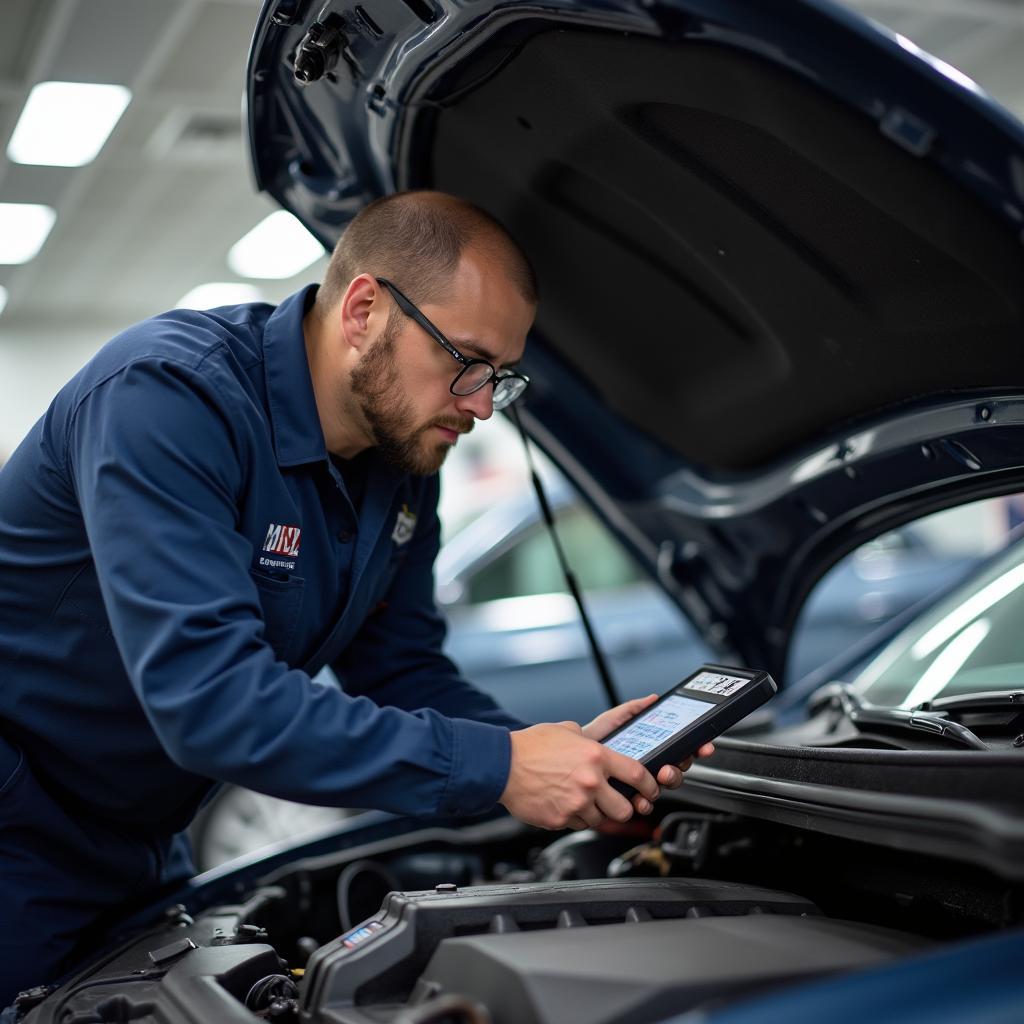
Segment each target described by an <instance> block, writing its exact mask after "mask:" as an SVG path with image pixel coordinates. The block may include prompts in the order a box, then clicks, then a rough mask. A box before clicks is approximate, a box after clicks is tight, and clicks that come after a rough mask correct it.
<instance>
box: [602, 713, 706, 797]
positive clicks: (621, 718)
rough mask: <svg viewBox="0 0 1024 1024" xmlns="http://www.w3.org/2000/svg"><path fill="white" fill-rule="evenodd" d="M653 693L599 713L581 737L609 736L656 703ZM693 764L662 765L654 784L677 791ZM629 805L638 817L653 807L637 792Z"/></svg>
mask: <svg viewBox="0 0 1024 1024" xmlns="http://www.w3.org/2000/svg"><path fill="white" fill-rule="evenodd" d="M657 699H658V695H657V694H656V693H652V694H649V695H648V696H646V697H637V698H636V699H635V700H627V701H626V702H625V703H623V704H619V705H618V707H614V708H609V709H608V710H607V711H602V712H601V714H599V715H598V716H597V718H595V719H594V720H593V721H592V722H588V723H587V724H586V725H585V726H583V735H584V736H586V737H588V738H589V739H592V740H603V739H604V738H605V736H607V735H609V733H612V732H614V731H615V730H616V729H618V728H619V726H621V725H625V724H626V723H627V722H628V721H629V720H630V719H631V718H635V717H636V716H637V715H639V714H640V712H641V711H646V710H647V708H649V707H650V706H651V705H652V704H653V703H654V702H655V701H656V700H657ZM714 752H715V745H714V744H713V743H705V744H704V746H702V747H701V748H700V750H698V751H697V757H710V756H711V755H712V754H713V753H714ZM692 764H693V758H692V757H688V758H687V759H686V760H685V761H684V762H683V763H682V764H681V765H679V766H678V767H677V766H675V765H671V764H666V765H663V766H662V768H661V771H659V772H658V782H659V783H660V784H661V785H662V786H663V787H664V788H665V789H678V788H679V787H680V786H681V785H682V784H683V772H685V771H686V770H687V769H688V768H689V767H690V765H692ZM633 806H634V807H635V808H636V809H637V811H638V812H639V813H640V814H650V813H651V811H652V810H653V807H654V805H653V804H652V803H651V802H650V801H649V800H647V799H646V797H644V796H643V795H641V794H640V793H637V794H635V795H634V796H633Z"/></svg>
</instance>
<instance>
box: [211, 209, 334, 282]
mask: <svg viewBox="0 0 1024 1024" xmlns="http://www.w3.org/2000/svg"><path fill="white" fill-rule="evenodd" d="M324 251H325V250H324V247H323V246H322V245H321V244H320V243H319V242H318V241H317V240H316V239H315V238H314V237H313V236H312V235H311V234H310V233H309V232H308V231H307V230H306V229H305V228H304V227H303V226H302V225H301V224H300V223H299V221H298V220H297V219H296V218H295V217H293V216H292V214H290V213H288V212H287V211H285V210H278V211H277V212H276V213H272V214H271V215H270V216H269V217H266V218H265V219H264V220H262V221H260V223H259V224H257V225H256V227H254V228H253V229H252V231H250V232H249V233H248V234H247V235H244V236H243V237H242V238H240V239H239V240H238V241H237V242H235V244H234V245H233V246H232V247H231V250H230V252H229V253H228V266H229V267H230V268H231V269H232V270H233V271H234V272H235V273H236V274H238V276H239V277H257V278H285V277H294V276H295V275H296V274H298V273H300V272H301V271H303V270H305V269H306V267H308V266H309V265H310V264H311V263H315V262H316V261H317V260H318V259H319V258H320V257H321V256H323V255H324Z"/></svg>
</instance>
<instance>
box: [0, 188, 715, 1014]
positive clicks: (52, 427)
mask: <svg viewBox="0 0 1024 1024" xmlns="http://www.w3.org/2000/svg"><path fill="white" fill-rule="evenodd" d="M414 304H415V305H414ZM535 307H536V286H535V281H534V277H533V273H532V271H531V269H530V266H529V264H528V262H527V260H526V258H525V256H524V255H523V253H522V252H521V251H520V250H519V248H518V247H517V246H516V244H515V243H514V242H513V241H512V239H511V238H510V237H509V235H508V234H507V233H506V232H505V231H504V229H503V228H502V227H501V226H500V225H498V224H497V222H495V221H494V220H492V219H491V218H490V217H489V216H488V215H487V214H485V213H484V212H482V211H481V210H479V209H477V208H475V207H473V206H471V205H470V204H468V203H466V202H463V201H461V200H458V199H455V198H454V197H451V196H446V195H443V194H440V193H429V192H413V193H404V194H399V195H396V196H391V197H388V198H385V199H383V200H378V201H377V202H375V203H373V204H371V205H370V206H369V207H367V208H366V209H365V210H364V211H363V212H362V213H360V215H359V216H358V217H356V218H355V220H354V221H352V223H351V224H350V226H349V227H348V228H347V229H346V231H345V232H344V234H343V236H342V238H341V240H340V241H339V243H338V245H337V247H336V249H335V251H334V253H333V255H332V258H331V261H330V265H329V267H328V270H327V272H326V275H325V279H324V282H323V284H322V285H321V286H320V288H319V289H318V288H317V287H316V286H310V287H307V288H305V289H303V290H302V291H300V292H298V293H297V294H295V295H293V296H291V297H290V298H288V299H286V300H285V301H284V302H283V303H282V304H281V305H280V306H278V307H277V308H276V309H275V308H273V307H270V306H268V305H265V304H250V305H241V306H232V307H221V308H219V309H215V310H209V311H205V312H196V311H191V310H174V311H172V312H169V313H165V314H163V315H160V316H157V317H154V318H152V319H150V320H147V321H145V322H143V323H141V324H137V325H136V326H134V327H131V328H129V329H128V330H127V331H125V332H124V333H122V334H121V335H119V336H118V337H116V338H115V339H114V340H112V341H111V342H110V343H109V344H107V345H106V346H105V347H104V348H102V349H101V350H100V351H99V353H98V354H97V355H96V356H95V357H94V358H93V359H92V360H91V361H90V362H89V363H88V364H87V365H86V366H85V367H84V368H83V369H82V370H81V371H80V372H79V373H78V374H77V375H76V376H75V377H74V378H72V380H71V381H70V382H69V383H68V384H67V385H66V386H65V387H64V388H63V389H62V390H61V391H60V392H59V394H58V395H57V397H56V398H55V399H54V401H53V403H52V404H51V406H50V407H49V409H48V410H47V412H46V413H45V415H44V416H43V417H42V419H41V420H40V421H39V422H38V423H37V424H36V425H35V427H33V429H32V430H31V432H30V433H29V435H28V436H27V438H26V439H25V441H24V442H23V443H22V445H21V446H20V447H19V448H18V450H17V451H16V452H15V454H14V455H13V456H12V458H11V459H10V461H9V462H8V463H7V465H6V466H5V467H4V469H3V470H2V471H0V679H2V681H3V685H2V687H0V1006H4V1005H6V1004H7V1003H8V1002H10V1001H11V999H13V997H14V995H15V993H16V992H18V991H19V990H21V989H24V988H26V987H28V986H31V985H36V984H39V983H43V982H52V981H54V980H55V979H56V978H57V977H58V976H59V975H60V973H61V972H62V971H63V970H65V969H66V968H67V967H68V966H69V965H70V964H71V963H73V962H74V960H75V958H76V956H80V955H81V953H82V952H83V950H84V948H85V945H84V943H85V940H86V939H87V938H90V936H91V935H93V934H94V933H96V932H98V931H99V930H100V929H101V928H102V927H104V926H106V925H107V924H109V922H110V921H111V920H113V919H114V918H116V916H117V915H118V914H119V913H123V911H124V908H125V907H126V906H130V905H132V904H133V903H134V904H141V902H142V901H143V900H145V899H152V898H155V897H156V896H158V895H159V894H160V893H161V892H164V891H170V888H169V887H170V886H172V885H173V884H174V883H176V882H180V881H181V880H182V879H183V878H184V877H186V876H187V875H188V874H189V873H190V872H191V870H192V866H191V862H190V858H189V855H188V850H187V843H186V842H185V841H184V837H183V836H182V835H181V832H182V830H183V829H185V828H186V826H187V825H188V824H189V821H190V820H191V818H192V816H193V815H194V813H195V811H196V810H197V808H198V807H199V806H200V804H201V803H202V801H203V799H204V797H206V796H208V794H209V793H210V791H211V787H212V786H213V785H214V780H217V781H226V782H231V783H235V784H237V785H239V786H245V787H248V788H251V789H254V790H258V791H260V792H263V793H267V794H270V795H272V796H276V797H282V798H284V799H287V800H295V801H302V802H306V803H314V804H323V805H334V806H344V807H376V808H381V809H384V810H389V811H395V812H399V813H402V814H413V815H437V816H445V817H454V816H462V815H473V814H478V813H481V812H485V811H487V810H488V809H490V808H492V807H493V806H494V805H495V804H496V803H497V802H499V801H500V803H502V804H503V805H504V806H505V807H506V808H507V809H508V811H509V812H511V813H512V814H513V815H515V816H516V817H518V818H520V819H521V820H523V821H525V822H529V823H532V824H536V825H540V826H542V827H546V828H561V827H565V826H568V827H573V828H584V827H589V826H596V825H599V824H601V823H602V822H603V821H605V820H607V819H613V820H616V821H623V820H625V819H627V818H628V817H629V816H630V815H631V814H632V813H633V811H634V809H635V810H637V811H639V812H641V813H648V812H649V811H650V810H651V801H653V800H654V799H655V797H656V796H657V793H658V783H659V782H660V783H661V784H662V785H664V786H670V787H674V786H677V785H679V784H680V782H681V781H682V770H681V768H682V769H685V767H686V766H681V768H674V767H671V766H669V767H666V768H665V769H663V771H662V773H661V775H660V776H659V779H658V780H657V781H656V780H655V779H653V778H652V777H651V776H650V775H649V774H648V773H647V772H646V771H645V770H644V769H643V768H642V767H641V766H640V765H639V763H638V762H636V761H633V760H632V759H630V758H627V757H625V756H623V755H621V754H618V753H616V752H614V751H612V750H610V749H608V748H605V747H603V746H601V745H600V744H599V743H597V742H595V741H596V740H598V739H600V738H602V737H603V736H604V735H606V734H607V733H608V732H609V731H610V730H611V729H612V728H614V727H616V726H618V725H619V724H621V723H622V722H624V721H626V720H627V719H628V718H629V717H631V716H632V715H633V714H635V713H636V712H637V711H638V710H640V709H641V708H643V707H646V706H647V704H648V703H649V702H650V700H652V699H654V698H653V695H652V697H651V698H645V699H644V700H640V701H630V702H627V703H626V704H624V705H621V706H620V707H618V708H616V709H612V710H611V711H609V712H605V714H603V715H601V716H599V718H597V719H595V721H594V722H592V723H590V724H589V725H587V726H585V727H582V728H581V727H580V726H579V725H577V724H575V723H572V722H566V723H561V724H540V725H533V726H529V727H526V726H524V723H522V722H518V721H516V720H515V719H513V718H511V717H510V716H509V715H508V714H506V713H505V712H503V711H501V710H500V709H499V708H498V707H497V706H496V705H495V704H494V703H493V702H492V701H491V700H490V699H489V698H488V697H486V696H484V695H483V694H481V693H480V692H479V691H477V690H475V689H474V688H472V687H471V686H470V685H469V684H468V683H467V682H465V681H464V680H463V679H462V678H461V677H460V676H459V674H458V672H457V670H456V669H455V667H454V666H453V665H452V663H451V662H450V661H449V660H448V659H447V658H446V657H445V656H444V655H443V654H442V653H441V646H442V641H443V638H444V625H443V622H442V620H441V618H440V617H439V615H438V613H437V611H436V609H435V606H434V600H433V573H432V567H433V561H434V557H435V555H436V553H437V550H438V538H439V524H438V517H437V511H436V506H437V499H438V487H439V482H438V476H437V471H438V469H439V468H440V466H441V463H442V462H443V460H444V458H445V455H446V453H447V452H448V451H449V450H450V449H451V447H452V446H453V445H454V444H455V443H456V441H457V439H458V437H459V435H460V434H463V433H466V432H467V431H469V430H470V429H472V427H473V425H474V422H475V421H476V420H478V419H487V418H488V417H489V416H490V415H491V412H492V408H493V407H494V406H495V405H497V406H499V407H500V406H503V405H505V404H507V403H508V402H509V401H511V400H513V399H514V398H516V397H518V395H519V394H520V393H521V391H522V389H523V388H524V387H525V386H526V383H527V381H526V379H525V378H524V377H523V376H521V375H520V374H518V373H517V372H516V371H515V370H514V369H511V367H512V366H513V365H514V364H515V363H516V361H517V360H518V359H519V358H520V357H521V356H522V353H523V347H524V344H525V339H526V335H527V331H528V330H529V328H530V325H531V323H532V321H533V317H534V312H535ZM435 324H436V325H437V326H436V327H435V326H434V325H435ZM441 332H444V333H443V334H442V333H441ZM326 665H330V666H331V667H332V668H333V671H334V674H335V676H336V678H337V680H338V681H340V688H339V686H337V685H333V684H329V683H324V682H323V681H321V680H318V679H314V678H313V677H314V676H316V675H317V673H318V672H319V671H320V669H321V668H322V667H324V666H326ZM709 750H710V748H706V749H705V750H704V751H702V753H707V752H709ZM609 777H614V778H617V779H620V780H622V781H623V782H627V783H629V784H630V785H632V786H634V787H635V788H636V789H637V790H638V795H637V796H635V797H634V798H633V806H631V805H630V802H629V801H628V800H626V798H625V797H623V796H621V795H620V794H619V793H617V792H616V791H615V790H614V789H612V787H611V786H610V785H609V784H608V779H609ZM89 929H92V932H90V931H89ZM76 942H77V943H78V944H79V945H78V949H77V951H76Z"/></svg>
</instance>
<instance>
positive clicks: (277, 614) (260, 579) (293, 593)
mask: <svg viewBox="0 0 1024 1024" xmlns="http://www.w3.org/2000/svg"><path fill="white" fill-rule="evenodd" d="M249 574H250V575H251V576H252V579H253V582H254V583H255V584H256V589H257V591H259V596H260V607H261V608H262V609H263V622H264V636H265V637H266V640H267V643H268V644H270V646H271V647H272V648H273V649H274V653H275V654H276V655H277V656H278V658H280V659H281V661H288V655H289V654H291V653H292V647H293V646H294V641H295V633H296V627H297V626H298V624H299V613H300V612H301V610H302V594H303V587H304V586H305V583H306V581H305V580H304V579H303V578H302V577H301V576H289V577H288V578H287V579H279V578H277V577H276V576H269V575H267V573H264V572H260V571H258V570H256V569H250V570H249Z"/></svg>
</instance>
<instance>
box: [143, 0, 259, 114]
mask: <svg viewBox="0 0 1024 1024" xmlns="http://www.w3.org/2000/svg"><path fill="white" fill-rule="evenodd" d="M257 15H258V10H257V8H255V7H252V8H250V7H248V6H247V5H244V4H238V3H224V2H219V0H211V2H209V3H207V4H206V5H205V6H204V8H203V10H202V11H201V12H200V14H199V16H198V17H197V18H196V20H195V22H194V24H193V25H192V27H191V29H190V30H189V32H188V33H186V35H185V38H184V39H183V40H182V43H181V45H180V46H179V47H178V50H177V54H176V56H175V58H174V59H173V60H171V61H168V63H167V65H166V67H165V68H164V70H163V72H162V73H161V74H160V75H159V76H158V78H157V79H156V81H155V82H154V83H153V89H154V90H168V91H172V92H189V93H198V94H212V95H217V96H219V97H224V98H230V99H231V101H232V102H234V101H236V100H237V101H238V102H239V103H240V102H241V97H242V92H243V91H244V89H245V65H246V60H247V55H248V52H249V41H250V39H251V38H252V33H253V29H254V28H255V26H256V17H257Z"/></svg>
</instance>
